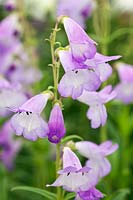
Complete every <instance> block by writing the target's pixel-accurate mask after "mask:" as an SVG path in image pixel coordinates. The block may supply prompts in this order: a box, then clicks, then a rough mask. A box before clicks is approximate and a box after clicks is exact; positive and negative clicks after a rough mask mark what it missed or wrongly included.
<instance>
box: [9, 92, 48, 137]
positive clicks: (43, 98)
mask: <svg viewBox="0 0 133 200" xmlns="http://www.w3.org/2000/svg"><path fill="white" fill-rule="evenodd" d="M49 98H51V94H50V93H48V92H47V93H41V94H38V95H36V96H34V97H32V98H31V99H29V100H28V101H26V102H25V103H24V104H23V105H21V106H20V107H18V108H17V109H12V111H13V112H16V114H15V115H14V116H13V117H12V118H11V124H12V127H13V129H14V130H15V132H16V135H19V136H20V135H23V136H24V137H25V138H26V139H29V140H33V141H35V140H37V138H38V137H40V138H44V137H46V136H47V134H48V132H49V128H48V125H47V123H46V122H45V121H44V120H43V119H42V118H41V116H40V113H41V112H42V110H43V109H44V107H45V106H46V103H47V101H48V99H49Z"/></svg>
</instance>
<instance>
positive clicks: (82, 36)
mask: <svg viewBox="0 0 133 200" xmlns="http://www.w3.org/2000/svg"><path fill="white" fill-rule="evenodd" d="M63 23H64V27H65V31H66V33H67V36H68V40H69V43H70V48H66V49H65V50H60V51H59V58H60V61H61V63H62V66H63V68H64V70H65V74H64V76H63V77H62V78H61V80H60V83H59V86H58V91H59V93H60V94H61V96H63V97H69V96H71V97H72V98H73V99H76V98H78V97H79V96H80V95H81V94H82V93H83V91H84V90H85V91H96V90H97V89H98V88H99V86H100V85H101V82H104V81H106V80H107V79H108V77H109V76H110V75H111V74H112V68H111V66H110V65H109V64H108V63H107V62H109V61H111V60H117V59H119V58H120V56H104V55H102V54H99V53H97V52H96V42H95V41H93V40H92V39H91V38H90V37H89V36H88V35H87V34H86V33H85V32H84V30H83V29H82V28H81V27H80V26H79V25H78V24H77V23H76V22H74V21H73V20H72V19H70V18H67V17H65V18H64V19H63Z"/></svg>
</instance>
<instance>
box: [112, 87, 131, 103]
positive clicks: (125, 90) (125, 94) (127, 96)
mask: <svg viewBox="0 0 133 200" xmlns="http://www.w3.org/2000/svg"><path fill="white" fill-rule="evenodd" d="M115 91H116V93H117V95H116V99H118V100H120V101H122V102H123V103H125V104H129V103H132V102H133V83H119V84H118V85H117V86H116V87H115Z"/></svg>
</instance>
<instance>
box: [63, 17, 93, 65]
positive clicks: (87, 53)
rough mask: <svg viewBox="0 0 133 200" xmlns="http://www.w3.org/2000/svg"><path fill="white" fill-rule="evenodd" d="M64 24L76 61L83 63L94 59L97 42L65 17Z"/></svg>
mask: <svg viewBox="0 0 133 200" xmlns="http://www.w3.org/2000/svg"><path fill="white" fill-rule="evenodd" d="M63 22H64V27H65V31H66V33H67V36H68V40H69V42H70V46H71V49H72V54H73V57H74V59H75V60H76V61H78V62H79V61H80V62H81V61H85V60H86V59H89V58H92V57H93V56H94V55H95V53H96V46H95V44H96V42H95V41H93V40H92V39H91V38H90V37H89V36H88V35H87V34H86V33H85V31H84V30H83V29H82V28H81V27H80V26H79V24H77V23H76V22H75V21H73V20H72V19H70V18H67V17H65V18H64V20H63Z"/></svg>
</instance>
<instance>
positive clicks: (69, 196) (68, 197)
mask: <svg viewBox="0 0 133 200" xmlns="http://www.w3.org/2000/svg"><path fill="white" fill-rule="evenodd" d="M73 197H75V193H69V194H67V195H66V196H65V199H64V200H69V199H72V198H73Z"/></svg>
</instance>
